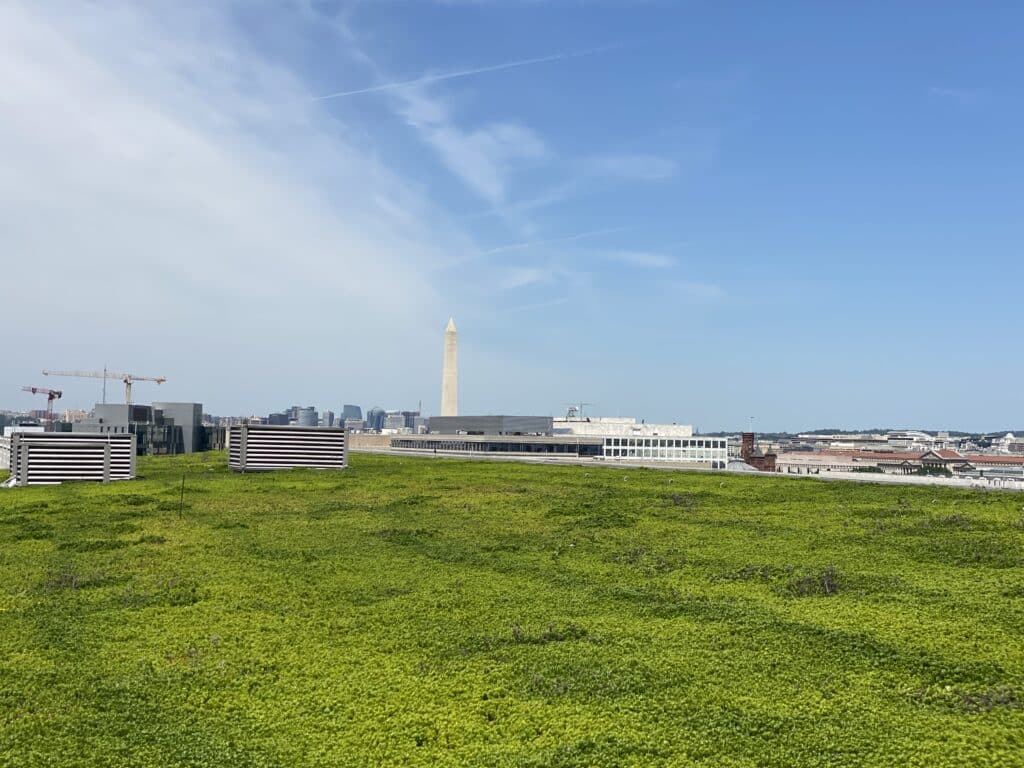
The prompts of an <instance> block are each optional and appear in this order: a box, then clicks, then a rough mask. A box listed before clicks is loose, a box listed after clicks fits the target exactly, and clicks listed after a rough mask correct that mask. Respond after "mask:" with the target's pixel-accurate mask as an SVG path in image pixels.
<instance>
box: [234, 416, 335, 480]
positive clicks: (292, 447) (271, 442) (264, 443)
mask: <svg viewBox="0 0 1024 768" xmlns="http://www.w3.org/2000/svg"><path fill="white" fill-rule="evenodd" d="M229 443H230V445H229V446H228V464H229V466H230V467H231V468H232V469H234V470H237V471H239V472H256V471H262V470H271V469H291V468H293V467H312V468H315V469H344V468H345V467H346V466H348V438H347V433H346V431H345V430H344V429H339V428H334V427H299V426H287V427H286V426H272V425H267V424H245V425H241V426H236V427H231V431H230V433H229Z"/></svg>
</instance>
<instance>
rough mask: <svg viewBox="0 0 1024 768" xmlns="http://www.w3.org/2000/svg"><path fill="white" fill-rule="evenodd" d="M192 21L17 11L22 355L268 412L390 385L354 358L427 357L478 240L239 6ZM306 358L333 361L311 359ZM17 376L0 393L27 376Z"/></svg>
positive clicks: (8, 183) (10, 113)
mask: <svg viewBox="0 0 1024 768" xmlns="http://www.w3.org/2000/svg"><path fill="white" fill-rule="evenodd" d="M175 11H176V12H175V13H173V14H170V13H164V12H163V11H162V10H161V11H157V10H155V9H150V8H148V7H147V6H145V5H136V4H133V3H120V4H119V3H108V4H102V5H97V6H94V5H90V6H88V7H86V6H81V5H78V4H76V3H73V2H68V3H62V2H59V0H53V2H47V3H31V2H25V3H3V4H0V73H2V74H0V79H2V81H3V90H4V100H3V101H2V102H0V169H2V170H0V231H2V232H3V251H4V254H5V258H4V280H5V282H7V283H10V284H18V285H34V284H38V283H39V280H40V278H41V276H43V275H44V274H45V277H46V279H47V284H48V287H47V290H46V291H45V293H39V294H36V295H33V293H32V292H29V291H19V292H16V293H15V294H12V295H9V296H8V297H7V299H6V301H7V305H6V306H7V310H8V311H10V312H14V313H16V314H19V315H21V314H25V313H31V314H32V315H33V316H34V317H36V320H35V321H34V323H33V332H32V335H31V336H30V335H28V334H16V335H15V337H14V338H12V339H9V340H8V347H7V354H8V356H9V358H10V359H17V360H18V361H19V366H24V368H25V369H26V370H28V369H31V370H38V369H41V368H43V367H45V366H49V365H53V364H54V363H55V362H57V363H59V364H61V365H67V366H71V367H96V366H98V365H99V364H101V363H102V362H105V361H109V362H111V363H114V361H118V362H117V365H119V366H124V367H126V368H129V369H139V370H151V371H153V372H156V373H160V374H163V375H167V376H168V378H169V381H168V383H167V384H166V385H164V388H163V392H162V394H165V396H168V397H172V398H174V397H179V398H181V399H187V398H190V397H195V398H204V397H205V398H206V399H207V404H208V405H210V406H211V407H213V408H217V407H219V406H227V407H232V408H239V409H262V410H264V411H265V410H267V409H268V408H269V407H273V406H274V402H273V401H271V399H270V398H271V397H272V395H273V394H274V393H281V392H286V391H291V392H293V393H294V397H295V398H296V399H299V398H302V399H306V398H307V397H308V399H309V400H313V399H314V398H316V397H319V396H324V394H325V393H324V391H323V390H322V389H320V387H323V386H324V385H323V382H326V381H331V382H334V381H338V380H341V379H342V378H343V379H344V381H345V382H346V386H347V387H349V388H351V389H352V390H355V391H357V392H358V391H363V392H369V391H379V390H378V389H377V388H380V387H381V382H380V381H378V380H375V378H374V377H373V376H370V375H368V374H364V373H361V372H359V371H353V370H352V369H351V367H350V366H348V365H345V364H344V363H343V362H342V360H343V359H344V357H345V355H346V350H349V351H351V352H353V353H354V352H356V351H357V349H360V348H366V347H367V346H371V347H373V348H375V349H379V350H381V355H382V357H381V363H382V364H385V365H386V364H387V360H386V358H387V355H388V354H389V353H388V350H390V349H400V348H404V347H406V346H412V347H414V348H418V345H417V344H416V343H415V341H414V339H415V338H416V336H417V335H418V334H423V333H426V332H427V330H428V329H429V328H430V325H429V322H430V321H431V320H432V319H433V318H435V316H436V317H442V319H443V316H447V312H446V311H444V310H445V309H447V308H448V307H441V306H440V305H441V304H442V303H443V302H444V300H443V298H442V291H444V290H447V289H446V288H445V286H442V285H439V284H438V283H437V282H435V281H434V280H433V279H432V277H431V275H432V269H433V268H434V267H436V265H438V264H440V263H442V261H443V260H444V259H448V258H451V256H452V254H459V253H475V252H476V251H477V250H478V249H477V248H476V247H474V246H473V244H472V242H471V241H470V239H469V238H468V237H466V236H465V235H464V234H463V233H462V232H460V231H459V230H458V229H457V228H456V227H455V226H454V225H452V224H451V223H450V222H449V220H448V218H447V217H446V215H445V214H444V212H443V211H441V210H438V209H437V208H436V207H435V206H434V205H433V203H432V202H431V200H430V199H429V197H427V196H426V195H424V194H421V193H419V192H418V191H417V190H418V189H419V187H418V185H417V184H416V183H414V182H411V181H410V180H409V179H407V178H403V177H402V176H401V175H399V174H397V173H395V172H394V171H393V170H392V169H390V168H388V167H387V166H385V165H384V164H383V163H381V162H380V161H379V160H377V159H376V158H375V155H374V153H373V152H372V151H367V147H366V146H363V145H361V144H358V143H356V142H355V141H354V140H352V139H350V138H348V135H347V133H346V132H344V131H340V130H339V122H338V118H337V117H336V116H332V115H329V114H326V113H325V112H322V111H321V108H320V107H319V106H318V105H317V104H316V103H315V102H311V101H310V100H309V99H308V95H309V94H308V90H307V87H306V85H305V84H304V83H303V82H302V81H300V80H298V79H297V78H296V77H295V76H294V75H293V74H292V73H291V72H290V71H289V70H288V69H287V68H284V67H281V66H278V65H277V64H275V63H274V62H273V61H271V60H269V59H267V58H266V57H264V56H263V55H262V53H261V52H260V51H259V50H258V49H257V48H255V47H253V46H252V44H251V42H250V41H248V40H247V39H246V38H245V37H244V36H242V35H241V33H239V32H238V30H237V29H236V27H235V26H234V24H233V22H232V21H231V19H230V17H229V14H227V13H225V12H222V11H221V10H220V9H218V8H216V7H215V6H205V5H197V6H187V7H186V6H184V5H183V6H182V7H180V8H179V6H175ZM304 97H306V98H305V99H304ZM304 100H305V103H306V104H307V106H306V107H297V108H295V109H290V110H280V109H278V108H276V107H275V106H274V105H279V104H281V103H283V102H288V103H297V104H301V103H303V101H304ZM498 134H499V136H501V137H504V138H505V139H506V140H508V141H512V140H513V139H514V138H515V137H509V136H508V135H507V134H502V133H501V132H500V131H499V132H498ZM339 201H341V204H339ZM55 222H59V226H56V225H55ZM8 257H9V258H8ZM39 264H45V265H46V271H45V273H41V272H40V270H39V268H38V265H39ZM112 275H116V277H117V280H116V286H115V285H114V284H113V283H112V282H111V276H112ZM449 277H450V280H449V281H445V282H446V285H450V284H452V283H455V282H458V281H459V280H460V279H461V275H455V276H449ZM487 277H488V276H487V275H482V276H481V279H484V280H486V279H487ZM382 292H384V293H386V294H387V296H388V297H389V301H388V302H387V303H386V306H385V305H384V304H382V303H381V301H380V296H381V293H382ZM424 321H426V323H425V322H424ZM356 328H358V329H359V331H358V333H355V332H354V331H353V330H352V329H356ZM426 338H432V336H427V337H426ZM40 339H47V340H49V341H50V342H51V344H50V345H46V348H45V349H44V348H43V347H44V345H41V344H40V343H39V340H40ZM58 339H59V340H60V346H61V349H62V350H63V352H62V356H61V357H60V359H59V360H57V361H55V360H54V355H55V352H54V349H56V347H55V346H52V345H53V344H54V343H55V342H56V340H58ZM357 340H358V341H357ZM310 346H316V347H322V348H324V349H331V350H333V351H334V352H335V353H336V354H325V355H322V356H317V357H316V358H315V359H314V357H313V356H310V355H309V354H308V351H309V348H310ZM271 349H274V350H276V351H275V352H274V353H273V354H274V357H275V365H274V366H270V367H268V366H267V365H266V360H265V356H266V355H267V354H268V351H269V350H271ZM68 355H71V357H70V358H69V357H68ZM228 361H229V362H228ZM421 362H422V364H423V365H425V366H429V368H430V370H433V364H434V362H435V361H434V360H433V356H430V359H427V356H426V355H424V359H423V361H417V360H416V359H415V355H414V356H413V357H412V358H409V359H408V360H407V361H406V364H409V365H412V366H416V365H419V364H421ZM292 364H295V365H300V364H301V366H302V368H303V370H304V371H305V373H306V374H307V375H306V376H305V377H304V379H303V382H302V383H299V384H297V383H296V382H295V377H294V375H292V374H291V373H289V367H290V366H291V365H292ZM19 370H21V368H19ZM9 375H17V374H16V373H15V372H14V371H12V369H11V367H10V366H4V371H3V372H0V385H3V386H7V385H12V386H13V385H14V384H16V383H17V382H16V381H9V380H8V376H9ZM22 375H23V373H22ZM235 376H241V377H243V378H244V379H245V380H246V381H247V382H248V385H247V386H246V387H245V388H244V391H239V390H238V389H237V388H235V387H231V384H230V382H231V380H232V378H233V377H235ZM371 387H373V388H374V389H373V390H371ZM385 388H386V387H385ZM74 391H84V389H79V388H78V387H76V388H75V389H74ZM74 391H73V392H70V393H68V399H74V397H75V395H74ZM213 393H219V394H221V395H222V396H224V397H225V401H222V402H219V403H218V402H217V401H216V400H213V401H211V399H210V398H211V397H214V396H215V394H213ZM229 393H230V395H229ZM381 394H386V393H381ZM327 395H329V396H332V397H334V396H337V394H336V392H335V388H334V387H333V385H332V386H331V387H330V391H329V392H328V393H327ZM229 396H230V401H227V397H229ZM87 398H88V396H86V397H84V398H83V400H85V402H82V401H81V400H79V401H78V403H77V404H82V405H85V404H88V399H87Z"/></svg>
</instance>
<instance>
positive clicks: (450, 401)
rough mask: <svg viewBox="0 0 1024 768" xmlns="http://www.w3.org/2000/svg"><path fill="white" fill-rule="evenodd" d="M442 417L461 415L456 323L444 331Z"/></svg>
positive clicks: (450, 319) (450, 321)
mask: <svg viewBox="0 0 1024 768" xmlns="http://www.w3.org/2000/svg"><path fill="white" fill-rule="evenodd" d="M441 415H442V416H458V415H459V337H458V334H457V333H456V331H455V321H454V320H453V319H452V318H450V317H449V318H448V326H447V327H446V328H445V329H444V373H443V374H442V376H441Z"/></svg>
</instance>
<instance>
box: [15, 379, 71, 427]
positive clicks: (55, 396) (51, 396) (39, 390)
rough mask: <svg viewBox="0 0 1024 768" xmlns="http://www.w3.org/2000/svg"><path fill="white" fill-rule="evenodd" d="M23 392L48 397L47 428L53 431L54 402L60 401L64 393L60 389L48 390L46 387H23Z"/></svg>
mask: <svg viewBox="0 0 1024 768" xmlns="http://www.w3.org/2000/svg"><path fill="white" fill-rule="evenodd" d="M21 391H22V392H31V393H32V394H33V395H46V426H47V429H49V430H50V431H51V432H52V431H53V401H54V400H59V399H60V398H61V397H62V396H63V394H64V393H63V392H61V391H60V390H59V389H46V387H22V388H21Z"/></svg>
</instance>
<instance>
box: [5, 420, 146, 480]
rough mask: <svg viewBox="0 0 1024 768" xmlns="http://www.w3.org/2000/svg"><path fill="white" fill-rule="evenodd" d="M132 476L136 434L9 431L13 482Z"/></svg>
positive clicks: (128, 478) (116, 478)
mask: <svg viewBox="0 0 1024 768" xmlns="http://www.w3.org/2000/svg"><path fill="white" fill-rule="evenodd" d="M134 478H135V435H131V434H123V435H114V434H111V435H106V434H89V433H83V432H79V433H76V432H42V433H19V432H16V433H14V434H13V435H11V479H12V481H13V485H55V484H57V483H63V482H65V481H68V480H92V481H95V482H101V483H106V482H110V481H112V480H132V479H134Z"/></svg>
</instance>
